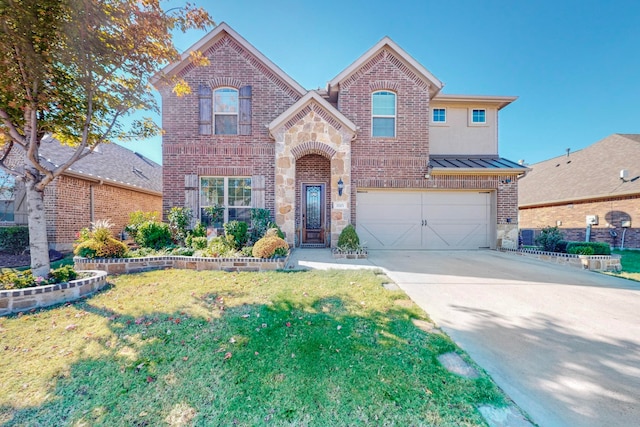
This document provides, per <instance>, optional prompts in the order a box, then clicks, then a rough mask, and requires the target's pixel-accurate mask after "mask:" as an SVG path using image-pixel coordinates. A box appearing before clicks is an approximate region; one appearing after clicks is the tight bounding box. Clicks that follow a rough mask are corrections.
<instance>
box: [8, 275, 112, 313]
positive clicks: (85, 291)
mask: <svg viewBox="0 0 640 427" xmlns="http://www.w3.org/2000/svg"><path fill="white" fill-rule="evenodd" d="M79 273H87V274H90V276H89V277H84V278H81V279H76V280H71V281H69V282H65V283H57V284H55V285H44V286H34V287H30V288H24V289H12V290H2V291H0V316H5V315H7V314H11V313H17V312H20V311H28V310H32V309H35V308H41V307H48V306H50V305H55V304H60V303H63V302H67V301H74V300H76V299H78V298H81V297H83V296H86V295H90V294H92V293H94V292H96V291H98V290H100V289H102V288H103V287H104V286H105V285H106V284H107V273H106V272H104V271H95V270H90V271H79Z"/></svg>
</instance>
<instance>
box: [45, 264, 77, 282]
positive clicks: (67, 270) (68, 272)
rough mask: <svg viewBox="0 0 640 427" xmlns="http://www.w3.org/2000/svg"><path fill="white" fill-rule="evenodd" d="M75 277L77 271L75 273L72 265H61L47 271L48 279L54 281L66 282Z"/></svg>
mask: <svg viewBox="0 0 640 427" xmlns="http://www.w3.org/2000/svg"><path fill="white" fill-rule="evenodd" d="M77 278H78V273H76V271H75V270H74V269H73V266H72V265H63V266H62V267H60V268H56V269H55V270H51V273H49V279H50V280H54V283H62V282H68V281H70V280H75V279H77Z"/></svg>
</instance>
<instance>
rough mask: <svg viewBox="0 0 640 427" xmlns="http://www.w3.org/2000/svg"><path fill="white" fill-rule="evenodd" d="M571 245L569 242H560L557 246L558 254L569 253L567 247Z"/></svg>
mask: <svg viewBox="0 0 640 427" xmlns="http://www.w3.org/2000/svg"><path fill="white" fill-rule="evenodd" d="M568 244H569V242H567V241H566V240H560V241H558V243H557V244H556V252H561V253H563V254H564V253H567V245H568Z"/></svg>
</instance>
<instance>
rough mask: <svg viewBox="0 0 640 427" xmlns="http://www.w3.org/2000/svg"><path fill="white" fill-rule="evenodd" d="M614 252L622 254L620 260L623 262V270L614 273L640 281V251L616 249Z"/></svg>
mask: <svg viewBox="0 0 640 427" xmlns="http://www.w3.org/2000/svg"><path fill="white" fill-rule="evenodd" d="M612 253H614V254H618V255H622V259H621V260H620V262H621V264H622V271H621V272H620V273H612V274H614V275H616V276H620V277H624V278H626V279H631V280H636V281H639V282H640V251H638V250H623V251H621V250H615V251H612Z"/></svg>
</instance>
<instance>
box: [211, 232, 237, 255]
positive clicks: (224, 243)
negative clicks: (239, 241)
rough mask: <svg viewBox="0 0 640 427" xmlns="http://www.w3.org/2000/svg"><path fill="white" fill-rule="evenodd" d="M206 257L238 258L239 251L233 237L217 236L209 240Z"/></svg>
mask: <svg viewBox="0 0 640 427" xmlns="http://www.w3.org/2000/svg"><path fill="white" fill-rule="evenodd" d="M205 255H207V256H213V257H236V256H238V251H237V250H236V248H235V241H234V239H233V236H232V235H225V236H216V237H214V238H213V239H211V240H209V246H208V247H207V249H206V251H205Z"/></svg>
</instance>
